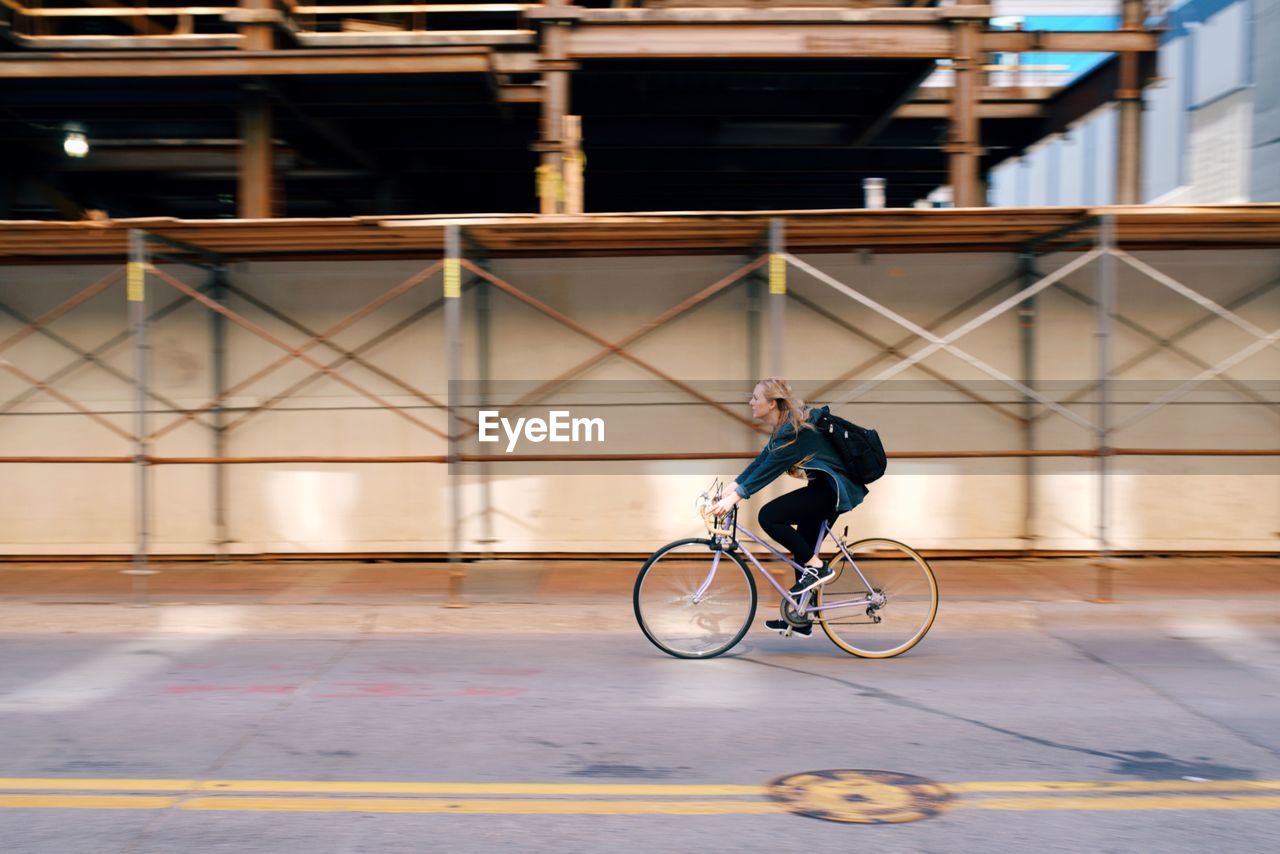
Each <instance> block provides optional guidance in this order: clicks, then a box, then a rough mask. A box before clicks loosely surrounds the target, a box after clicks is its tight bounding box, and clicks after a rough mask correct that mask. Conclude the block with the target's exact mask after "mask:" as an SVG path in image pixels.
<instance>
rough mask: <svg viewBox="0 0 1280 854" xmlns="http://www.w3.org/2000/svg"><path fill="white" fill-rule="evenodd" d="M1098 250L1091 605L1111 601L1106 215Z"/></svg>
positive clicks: (1110, 276)
mask: <svg viewBox="0 0 1280 854" xmlns="http://www.w3.org/2000/svg"><path fill="white" fill-rule="evenodd" d="M1098 248H1099V249H1101V250H1102V253H1103V254H1102V255H1101V256H1099V258H1098V297H1097V303H1098V305H1097V332H1096V335H1097V361H1098V368H1097V370H1098V404H1097V410H1098V411H1097V422H1096V423H1097V429H1096V434H1097V452H1098V465H1097V487H1098V549H1097V551H1098V556H1097V571H1098V579H1097V581H1098V589H1097V596H1096V597H1095V598H1094V601H1095V602H1100V603H1109V602H1112V601H1114V599H1113V584H1112V581H1113V579H1112V572H1113V571H1114V567H1113V566H1112V563H1111V525H1110V522H1111V519H1110V517H1111V502H1110V497H1111V496H1110V476H1111V465H1110V455H1111V343H1112V342H1111V327H1112V316H1113V314H1114V313H1115V299H1116V261H1115V256H1114V255H1113V254H1112V250H1113V249H1114V248H1115V219H1114V217H1112V216H1110V215H1108V216H1104V217H1102V220H1101V223H1100V228H1099V231H1098Z"/></svg>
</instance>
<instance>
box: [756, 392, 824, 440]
mask: <svg viewBox="0 0 1280 854" xmlns="http://www.w3.org/2000/svg"><path fill="white" fill-rule="evenodd" d="M756 385H758V386H760V387H761V390H760V392H761V397H763V398H764V399H765V400H772V401H775V402H777V404H778V416H779V417H778V423H777V425H776V426H775V427H774V428H773V436H770V437H769V438H771V439H772V438H773V437H774V436H777V435H778V432H779V431H780V430H782V427H783V425H784V424H790V425H791V428H792V430H793V431H794V433H793V435H792V437H791V442H794V441H795V440H796V438H797V437H799V435H800V431H801V430H802V429H804V428H805V427H808V428H810V429H813V425H812V424H810V423H809V406H808V404H806V403H805V402H804V401H803V400H801V399H800V398H799V397H797V396H796V393H795V392H794V391H792V390H791V383H789V382H787V381H786V380H784V379H782V377H765V378H764V379H762V380H760V382H758V383H756ZM791 442H787V444H788V445H790V444H791Z"/></svg>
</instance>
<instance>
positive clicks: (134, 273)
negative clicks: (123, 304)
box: [125, 261, 147, 302]
mask: <svg viewBox="0 0 1280 854" xmlns="http://www.w3.org/2000/svg"><path fill="white" fill-rule="evenodd" d="M127 267H128V275H127V277H126V280H125V281H126V284H125V295H126V297H127V298H128V300H129V302H143V301H144V300H145V299H146V298H147V291H146V284H145V283H146V280H147V273H146V267H145V266H144V265H143V263H142V262H141V261H130V262H129V263H128V265H127Z"/></svg>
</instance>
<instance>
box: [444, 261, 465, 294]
mask: <svg viewBox="0 0 1280 854" xmlns="http://www.w3.org/2000/svg"><path fill="white" fill-rule="evenodd" d="M460 296H462V262H461V261H460V260H459V259H457V258H446V259H444V298H445V299H457V298H458V297H460Z"/></svg>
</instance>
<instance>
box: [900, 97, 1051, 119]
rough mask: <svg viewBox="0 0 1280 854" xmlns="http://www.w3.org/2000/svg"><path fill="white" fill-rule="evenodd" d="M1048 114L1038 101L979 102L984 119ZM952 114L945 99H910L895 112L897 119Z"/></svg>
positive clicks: (980, 112) (1029, 117) (1037, 117)
mask: <svg viewBox="0 0 1280 854" xmlns="http://www.w3.org/2000/svg"><path fill="white" fill-rule="evenodd" d="M1045 115H1047V113H1046V110H1045V106H1044V104H1043V103H1041V102H1037V101H992V102H981V103H979V104H978V118H979V119H980V120H982V121H987V120H995V119H1040V118H1044V117H1045ZM950 116H951V107H950V105H949V104H947V102H945V101H909V102H907V103H905V104H903V105H902V106H901V107H898V109H897V111H895V112H894V114H893V117H894V118H895V119H937V120H945V119H948V118H950Z"/></svg>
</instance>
